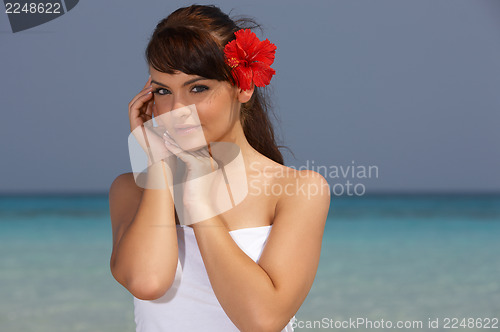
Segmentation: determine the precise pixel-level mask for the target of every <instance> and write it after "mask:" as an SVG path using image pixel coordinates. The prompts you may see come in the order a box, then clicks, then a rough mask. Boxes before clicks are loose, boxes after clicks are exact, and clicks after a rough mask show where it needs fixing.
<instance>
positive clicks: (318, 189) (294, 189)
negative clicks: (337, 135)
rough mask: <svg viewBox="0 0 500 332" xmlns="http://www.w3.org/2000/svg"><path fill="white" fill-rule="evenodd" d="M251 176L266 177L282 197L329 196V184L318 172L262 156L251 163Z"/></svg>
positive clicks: (275, 191)
mask: <svg viewBox="0 0 500 332" xmlns="http://www.w3.org/2000/svg"><path fill="white" fill-rule="evenodd" d="M251 169H252V170H253V172H252V173H251V174H252V175H251V176H254V177H255V176H258V177H260V178H264V179H266V180H267V181H268V182H269V183H270V185H272V186H274V188H273V189H274V190H273V192H274V193H276V194H278V195H279V196H282V197H287V196H288V197H290V196H304V195H305V196H307V197H308V198H312V197H317V198H320V199H321V197H323V196H327V197H328V201H329V197H330V186H329V184H328V182H327V180H326V179H325V178H324V177H323V176H322V175H321V174H319V173H317V172H315V171H312V170H309V169H303V168H298V169H297V168H294V167H289V166H286V165H282V164H280V163H277V162H275V161H273V160H271V159H269V158H264V159H261V160H260V161H258V162H257V163H254V164H253V165H251Z"/></svg>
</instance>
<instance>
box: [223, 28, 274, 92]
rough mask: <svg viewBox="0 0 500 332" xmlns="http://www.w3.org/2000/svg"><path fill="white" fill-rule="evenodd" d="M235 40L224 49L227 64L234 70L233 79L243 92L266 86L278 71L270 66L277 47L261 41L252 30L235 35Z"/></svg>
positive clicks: (239, 31) (243, 30) (242, 30)
mask: <svg viewBox="0 0 500 332" xmlns="http://www.w3.org/2000/svg"><path fill="white" fill-rule="evenodd" d="M234 35H235V36H236V39H235V40H232V41H231V42H229V43H227V44H226V46H225V47H224V54H225V56H226V63H227V64H228V65H229V66H230V67H231V68H233V77H234V78H235V79H236V81H237V82H238V86H239V87H240V88H241V89H242V90H249V89H251V88H252V82H253V84H255V86H260V87H263V86H266V85H268V84H269V83H270V82H271V78H272V76H273V75H274V74H276V71H275V70H274V69H272V68H271V67H270V66H271V64H272V63H273V62H274V53H275V51H276V45H274V44H273V43H271V42H270V41H269V40H267V39H266V40H264V41H260V40H259V38H257V36H256V35H255V33H254V32H252V31H251V30H250V29H240V30H238V31H236V32H235V33H234Z"/></svg>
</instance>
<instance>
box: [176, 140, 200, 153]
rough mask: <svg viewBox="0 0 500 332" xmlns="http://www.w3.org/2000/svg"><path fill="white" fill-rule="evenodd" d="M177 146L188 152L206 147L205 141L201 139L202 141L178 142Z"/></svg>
mask: <svg viewBox="0 0 500 332" xmlns="http://www.w3.org/2000/svg"><path fill="white" fill-rule="evenodd" d="M179 147H180V148H181V149H182V150H184V151H188V152H192V151H197V150H200V149H203V148H206V147H207V142H206V141H205V140H203V141H202V142H201V141H199V142H183V143H181V144H179Z"/></svg>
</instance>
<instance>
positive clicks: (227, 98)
mask: <svg viewBox="0 0 500 332" xmlns="http://www.w3.org/2000/svg"><path fill="white" fill-rule="evenodd" d="M149 69H150V73H151V80H152V85H153V98H154V102H155V107H154V108H153V109H154V116H155V118H156V119H157V123H158V125H162V126H164V127H165V128H166V129H167V131H168V133H169V135H170V136H171V137H172V138H173V139H174V140H175V141H176V143H177V144H178V145H179V146H180V147H181V148H182V149H183V150H186V151H192V150H197V149H199V148H201V147H204V146H206V145H207V143H210V142H217V141H233V140H234V137H233V135H234V132H235V131H234V128H235V124H237V123H239V107H240V106H239V105H240V104H239V102H238V89H237V88H235V87H233V86H231V84H230V83H228V82H220V81H217V80H212V79H205V78H203V77H200V76H197V75H187V74H185V73H183V72H178V73H176V74H173V75H172V74H166V73H162V72H159V71H157V70H155V69H154V68H153V67H151V66H150V67H149Z"/></svg>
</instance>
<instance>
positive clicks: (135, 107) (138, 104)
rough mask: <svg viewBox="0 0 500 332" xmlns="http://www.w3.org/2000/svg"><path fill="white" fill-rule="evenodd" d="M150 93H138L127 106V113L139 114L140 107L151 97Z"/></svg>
mask: <svg viewBox="0 0 500 332" xmlns="http://www.w3.org/2000/svg"><path fill="white" fill-rule="evenodd" d="M151 96H152V93H145V94H142V95H138V96H137V98H136V100H135V102H134V103H133V104H132V105H131V106H130V107H129V114H130V115H133V114H132V113H134V114H135V115H136V116H139V115H140V113H144V112H141V108H143V107H144V104H145V103H146V102H147V101H148V100H149V99H150V98H151Z"/></svg>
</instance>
